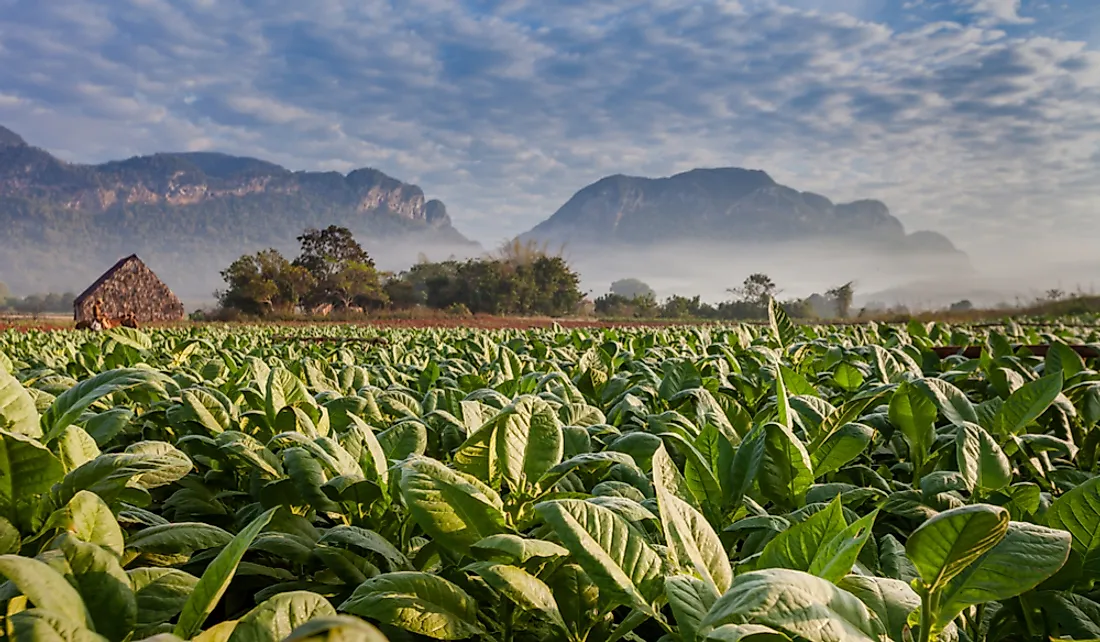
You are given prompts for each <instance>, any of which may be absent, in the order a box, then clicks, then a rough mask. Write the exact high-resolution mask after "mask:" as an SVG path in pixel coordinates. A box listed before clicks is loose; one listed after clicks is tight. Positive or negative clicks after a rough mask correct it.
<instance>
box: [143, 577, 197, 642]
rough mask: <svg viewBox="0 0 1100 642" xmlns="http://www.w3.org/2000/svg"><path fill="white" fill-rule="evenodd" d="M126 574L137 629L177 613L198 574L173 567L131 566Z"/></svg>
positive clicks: (163, 620)
mask: <svg viewBox="0 0 1100 642" xmlns="http://www.w3.org/2000/svg"><path fill="white" fill-rule="evenodd" d="M126 574H127V575H129V576H130V586H131V587H133V590H134V596H135V598H136V599H137V607H138V621H137V626H138V628H139V629H144V628H148V627H151V626H155V625H157V624H163V623H165V622H167V621H169V620H171V619H172V618H174V617H176V616H177V615H179V614H180V611H182V610H183V605H184V604H186V603H187V598H188V597H189V596H190V595H191V593H192V592H193V591H194V590H195V585H196V584H198V583H199V578H197V577H195V576H194V575H191V574H190V573H185V572H183V571H180V570H177V569H174V568H148V567H146V568H135V569H133V570H130V571H127V573H126Z"/></svg>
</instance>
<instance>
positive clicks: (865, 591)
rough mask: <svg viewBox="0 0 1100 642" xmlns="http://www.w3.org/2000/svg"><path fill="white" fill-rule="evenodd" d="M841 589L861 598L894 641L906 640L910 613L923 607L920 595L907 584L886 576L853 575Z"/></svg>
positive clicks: (841, 582) (844, 582)
mask: <svg viewBox="0 0 1100 642" xmlns="http://www.w3.org/2000/svg"><path fill="white" fill-rule="evenodd" d="M837 586H839V587H840V588H842V589H844V590H845V591H848V592H849V593H851V594H852V595H855V596H856V597H857V598H859V601H861V602H863V604H864V605H865V606H866V607H867V608H868V609H870V610H871V612H873V613H874V614H875V615H876V616H878V620H879V622H882V624H883V626H885V627H886V631H887V633H888V634H889V636H890V639H891V640H894V642H902V641H903V640H904V639H905V628H906V625H907V622H908V619H909V614H910V613H913V612H914V611H916V610H917V609H919V608H920V596H919V595H917V592H916V591H914V590H913V589H912V587H910V586H909V584H908V583H907V582H903V581H901V580H897V579H890V578H886V577H871V576H868V575H849V576H847V577H845V578H842V579H841V580H840V581H839V582H837Z"/></svg>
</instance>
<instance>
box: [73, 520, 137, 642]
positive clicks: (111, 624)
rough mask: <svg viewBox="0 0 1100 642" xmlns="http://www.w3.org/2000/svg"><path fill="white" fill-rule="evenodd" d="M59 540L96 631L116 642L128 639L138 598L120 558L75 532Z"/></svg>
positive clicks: (132, 627)
mask: <svg viewBox="0 0 1100 642" xmlns="http://www.w3.org/2000/svg"><path fill="white" fill-rule="evenodd" d="M59 544H60V548H61V551H62V552H63V553H64V554H65V559H66V560H67V561H68V563H69V568H70V569H71V570H72V578H73V580H75V584H76V587H77V589H78V590H79V591H80V594H81V596H83V599H84V604H85V606H86V607H87V609H88V613H89V614H90V615H91V618H92V622H93V623H94V625H95V631H96V632H97V633H99V634H101V635H103V636H104V637H106V638H107V639H109V640H111V641H112V642H120V641H121V640H124V639H126V638H127V636H128V635H129V634H130V633H131V632H132V631H133V630H134V626H135V625H136V624H137V601H136V599H135V598H134V591H133V589H131V588H130V578H129V577H128V576H127V575H126V571H124V570H122V565H121V564H120V563H119V561H118V558H117V557H116V556H115V555H114V554H113V553H112V552H110V551H108V550H106V549H104V548H101V547H99V546H97V545H95V544H89V543H87V542H82V541H80V540H79V539H76V538H75V537H73V536H71V535H62V536H61V537H60V538H59Z"/></svg>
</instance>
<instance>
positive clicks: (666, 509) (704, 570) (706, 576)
mask: <svg viewBox="0 0 1100 642" xmlns="http://www.w3.org/2000/svg"><path fill="white" fill-rule="evenodd" d="M653 481H654V485H655V486H656V488H657V505H658V508H659V510H660V513H661V523H662V525H663V526H664V531H665V541H666V542H667V543H668V544H669V546H670V547H671V548H672V550H673V551H674V553H675V555H676V557H677V558H678V559H679V561H680V564H682V565H684V566H685V567H686V568H689V569H692V570H693V571H694V572H695V573H696V574H697V575H698V576H699V577H700V578H701V579H702V580H703V581H704V582H706V583H707V584H709V585H710V586H711V588H713V589H714V591H715V593H716V594H719V595H721V594H722V593H725V592H726V589H728V588H729V585H730V582H731V581H732V580H733V569H732V568H731V567H730V562H729V555H728V554H727V553H726V549H725V547H723V546H722V541H721V540H720V539H718V534H717V533H715V532H714V529H713V528H711V526H710V524H709V523H707V520H706V518H704V517H703V515H702V514H701V513H700V512H699V511H697V510H695V508H693V507H692V506H691V505H690V504H689V503H688V502H686V501H684V500H683V499H681V498H680V497H679V496H677V495H678V493H677V492H676V491H677V488H676V486H679V485H684V482H683V479H682V478H681V477H680V472H679V471H678V470H677V469H676V464H674V463H673V461H672V459H671V458H670V457H669V456H668V453H667V452H666V451H665V448H664V446H661V447H660V448H659V449H657V452H656V453H654V455H653Z"/></svg>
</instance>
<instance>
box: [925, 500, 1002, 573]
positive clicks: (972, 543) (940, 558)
mask: <svg viewBox="0 0 1100 642" xmlns="http://www.w3.org/2000/svg"><path fill="white" fill-rule="evenodd" d="M1007 531H1008V511H1006V510H1005V509H1003V508H1001V507H999V506H990V505H988V504H976V505H974V506H963V507H961V508H954V509H951V510H948V511H944V512H942V513H940V514H938V515H936V516H935V517H933V518H932V519H930V520H928V521H927V522H925V523H923V524H921V526H920V528H918V529H917V530H915V531H913V534H912V535H910V536H909V540H908V541H907V542H906V543H905V552H906V555H907V556H908V557H909V559H910V560H912V562H913V565H914V566H916V567H917V571H918V572H919V573H920V576H921V579H922V580H924V584H925V586H927V587H928V589H929V590H930V591H936V590H939V589H940V588H942V587H943V585H944V584H946V583H947V582H949V581H950V580H951V578H953V577H955V576H956V575H958V574H959V573H961V572H962V571H963V569H965V568H966V567H967V566H969V565H970V564H972V563H973V562H974V560H976V559H978V558H979V557H981V556H982V555H984V554H985V553H986V552H987V551H989V550H990V549H991V548H993V547H994V546H996V545H997V543H998V542H1000V541H1001V539H1002V538H1004V536H1005V533H1006V532H1007Z"/></svg>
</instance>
